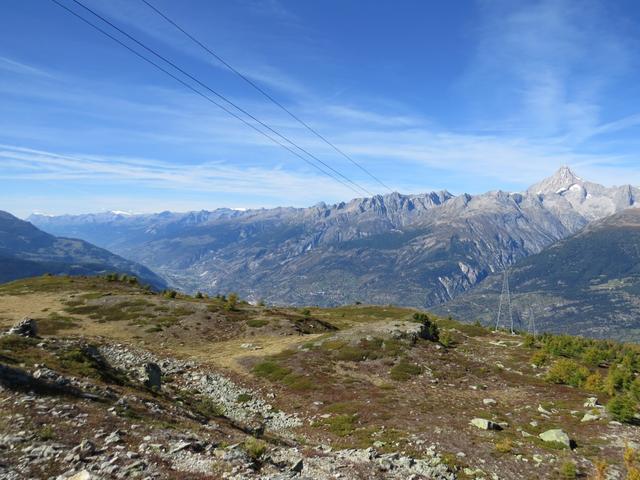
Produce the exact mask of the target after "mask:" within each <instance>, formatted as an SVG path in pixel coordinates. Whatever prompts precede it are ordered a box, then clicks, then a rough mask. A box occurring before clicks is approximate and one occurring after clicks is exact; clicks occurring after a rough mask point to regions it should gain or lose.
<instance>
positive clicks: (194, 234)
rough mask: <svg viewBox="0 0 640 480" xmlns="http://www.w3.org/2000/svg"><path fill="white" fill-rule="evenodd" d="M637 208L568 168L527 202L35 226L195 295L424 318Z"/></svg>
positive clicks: (622, 190)
mask: <svg viewBox="0 0 640 480" xmlns="http://www.w3.org/2000/svg"><path fill="white" fill-rule="evenodd" d="M637 198H640V190H638V189H637V188H635V187H631V186H626V187H612V188H608V187H602V186H600V185H597V184H593V183H590V182H584V181H582V180H581V179H580V178H579V177H577V176H576V175H575V174H573V172H571V170H569V169H568V168H561V169H560V170H559V171H558V172H557V173H556V174H555V175H554V176H552V177H550V178H548V179H546V180H544V181H543V182H540V183H539V184H536V185H534V186H532V187H531V188H529V189H528V190H527V191H525V192H522V193H507V192H502V191H494V192H488V193H485V194H482V195H469V194H462V195H459V196H454V195H452V194H451V193H449V192H446V191H441V192H431V193H428V194H422V195H401V194H399V193H392V194H389V195H384V196H375V197H371V198H362V199H354V200H352V201H350V202H348V203H344V202H343V203H338V204H335V205H330V206H329V205H326V204H324V203H320V204H318V205H315V206H313V207H309V208H286V207H282V208H274V209H260V210H247V211H237V210H230V209H219V210H214V211H211V212H210V211H200V212H188V213H171V212H162V213H159V214H151V215H121V214H120V215H118V214H108V215H105V214H92V215H79V216H62V217H44V216H32V217H30V220H31V221H33V222H34V223H35V224H36V225H38V226H40V227H41V228H43V229H44V230H46V231H49V232H51V233H54V234H64V235H72V236H77V237H79V238H83V239H86V240H88V241H94V242H96V243H98V244H99V245H101V246H103V247H105V248H108V249H110V250H112V251H114V252H116V253H118V254H120V255H122V256H124V257H126V258H130V259H133V260H135V261H137V262H140V263H142V264H143V265H145V266H147V267H149V268H151V269H153V270H154V271H156V272H158V273H159V274H160V275H162V276H163V277H164V278H165V279H167V280H168V282H169V283H170V284H172V285H173V286H175V287H177V288H180V289H183V290H185V291H196V290H202V291H206V292H210V293H217V292H221V293H224V292H229V291H238V292H239V293H241V294H242V295H243V296H245V297H248V298H251V299H254V300H258V299H265V300H266V301H268V302H272V303H294V304H320V305H336V304H344V303H349V302H355V301H362V302H367V303H377V304H386V303H394V304H400V305H409V306H422V307H424V306H432V305H437V304H441V303H443V302H446V301H449V300H450V299H452V298H454V297H456V296H457V295H460V294H461V293H463V292H465V291H467V290H468V289H470V288H472V287H473V286H475V285H477V284H478V283H479V282H481V281H482V280H483V279H484V278H486V277H487V276H488V275H490V274H491V273H493V272H496V271H501V270H502V269H503V268H505V266H508V265H512V264H514V263H515V262H516V261H518V260H519V259H522V258H525V257H527V256H529V255H531V254H535V253H538V252H540V251H542V250H543V249H544V248H546V247H547V246H549V245H551V244H553V243H554V242H556V241H558V240H560V239H562V238H566V237H567V236H569V235H571V234H573V233H575V232H577V231H578V230H580V229H581V228H583V227H584V226H585V225H587V224H588V223H589V222H590V221H593V220H595V219H598V218H602V217H604V216H606V215H609V214H612V213H615V212H617V211H620V210H621V209H624V208H628V207H631V206H634V205H636V204H637V202H636V199H637Z"/></svg>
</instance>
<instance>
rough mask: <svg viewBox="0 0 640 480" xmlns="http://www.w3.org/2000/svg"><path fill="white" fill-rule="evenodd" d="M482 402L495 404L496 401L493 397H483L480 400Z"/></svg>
mask: <svg viewBox="0 0 640 480" xmlns="http://www.w3.org/2000/svg"><path fill="white" fill-rule="evenodd" d="M482 403H484V404H485V405H495V404H496V403H498V402H496V401H495V400H494V399H493V398H485V399H483V400H482Z"/></svg>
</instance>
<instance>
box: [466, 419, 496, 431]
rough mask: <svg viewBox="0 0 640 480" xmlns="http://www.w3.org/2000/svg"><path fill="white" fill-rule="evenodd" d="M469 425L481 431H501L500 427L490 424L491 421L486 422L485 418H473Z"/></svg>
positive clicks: (493, 423)
mask: <svg viewBox="0 0 640 480" xmlns="http://www.w3.org/2000/svg"><path fill="white" fill-rule="evenodd" d="M470 423H471V425H473V426H474V427H478V428H479V429H481V430H502V427H501V426H500V425H498V424H497V423H495V422H492V421H491V420H487V419H486V418H474V419H472V420H471V422H470Z"/></svg>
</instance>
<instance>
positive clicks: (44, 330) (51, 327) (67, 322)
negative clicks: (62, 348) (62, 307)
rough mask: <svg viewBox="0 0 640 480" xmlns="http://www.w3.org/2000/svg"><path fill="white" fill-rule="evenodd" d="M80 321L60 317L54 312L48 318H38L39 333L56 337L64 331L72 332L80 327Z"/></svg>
mask: <svg viewBox="0 0 640 480" xmlns="http://www.w3.org/2000/svg"><path fill="white" fill-rule="evenodd" d="M78 320H79V319H77V318H73V317H67V316H63V315H60V314H59V313H56V312H52V313H50V314H49V315H48V316H47V317H46V318H38V319H36V321H37V322H38V333H39V334H42V335H55V334H57V333H59V332H60V331H62V330H70V329H73V328H76V327H79V326H80V323H79V322H78Z"/></svg>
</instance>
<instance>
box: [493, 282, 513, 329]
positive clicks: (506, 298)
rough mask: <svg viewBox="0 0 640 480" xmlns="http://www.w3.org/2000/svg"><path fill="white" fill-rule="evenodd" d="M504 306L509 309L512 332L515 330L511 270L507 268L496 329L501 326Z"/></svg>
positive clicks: (508, 314)
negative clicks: (510, 283) (510, 288)
mask: <svg viewBox="0 0 640 480" xmlns="http://www.w3.org/2000/svg"><path fill="white" fill-rule="evenodd" d="M503 307H505V308H506V309H507V316H508V320H509V328H510V329H511V333H515V332H514V330H513V311H512V310H511V292H510V291H509V270H505V271H504V274H503V277H502V292H501V293H500V303H499V305H498V318H497V319H496V330H498V328H500V320H501V318H502V313H503Z"/></svg>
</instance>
